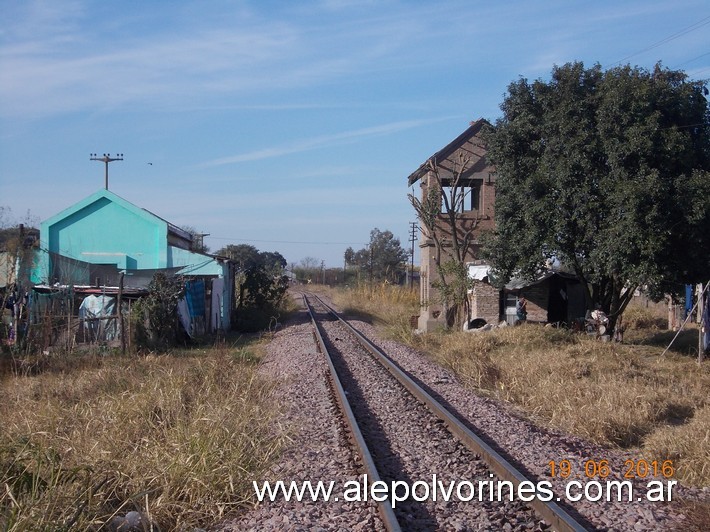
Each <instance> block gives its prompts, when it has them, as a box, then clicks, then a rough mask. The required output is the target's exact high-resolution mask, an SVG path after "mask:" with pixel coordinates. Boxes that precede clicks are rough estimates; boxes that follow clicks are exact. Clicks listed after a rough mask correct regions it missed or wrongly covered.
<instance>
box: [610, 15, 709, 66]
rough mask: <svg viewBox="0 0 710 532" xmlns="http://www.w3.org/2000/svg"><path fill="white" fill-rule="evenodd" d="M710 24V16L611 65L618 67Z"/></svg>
mask: <svg viewBox="0 0 710 532" xmlns="http://www.w3.org/2000/svg"><path fill="white" fill-rule="evenodd" d="M708 24H710V16H707V17H705V18H704V19H702V20H699V21H698V22H696V23H695V24H691V25H690V26H688V27H686V28H683V29H682V30H680V31H678V32H676V33H674V34H672V35H669V36H668V37H665V38H664V39H661V40H660V41H658V42H656V43H654V44H652V45H650V46H647V47H646V48H644V49H643V50H639V51H638V52H634V53H633V54H631V55H627V56H626V57H624V58H623V59H619V60H618V61H616V62H614V63H612V64H611V65H612V66H613V65H618V64H620V63H624V62H625V61H628V60H629V59H631V58H632V57H635V56H637V55H639V54H642V53H644V52H648V51H650V50H653V49H654V48H658V47H659V46H661V45H663V44H666V43H669V42H671V41H673V40H675V39H677V38H679V37H682V36H683V35H686V34H688V33H690V32H692V31H695V30H697V29H700V28H702V27H703V26H707V25H708Z"/></svg>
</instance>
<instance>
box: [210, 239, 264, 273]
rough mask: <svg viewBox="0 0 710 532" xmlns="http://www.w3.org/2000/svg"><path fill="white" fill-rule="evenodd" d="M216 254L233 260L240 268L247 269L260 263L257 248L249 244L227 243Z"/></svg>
mask: <svg viewBox="0 0 710 532" xmlns="http://www.w3.org/2000/svg"><path fill="white" fill-rule="evenodd" d="M216 254H217V255H219V256H221V257H227V258H229V259H231V260H233V261H234V262H236V263H237V264H238V266H239V269H240V270H248V269H250V268H253V267H255V266H259V265H260V264H261V256H260V254H259V250H258V249H257V248H255V247H254V246H252V245H251V244H229V245H228V246H226V247H223V248H222V249H220V250H219V251H218V252H217V253H216Z"/></svg>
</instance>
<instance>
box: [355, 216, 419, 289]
mask: <svg viewBox="0 0 710 532" xmlns="http://www.w3.org/2000/svg"><path fill="white" fill-rule="evenodd" d="M344 258H345V262H346V263H347V264H349V265H351V266H357V267H358V268H360V269H361V270H362V271H365V272H367V273H368V275H370V277H371V278H372V279H373V280H376V281H389V282H392V283H396V282H397V281H398V280H399V278H400V276H401V274H402V272H403V271H404V269H405V267H406V266H405V264H406V262H407V259H408V258H409V253H408V252H407V251H406V250H405V249H404V248H402V246H401V244H400V242H399V238H395V236H394V235H393V234H392V232H391V231H380V230H379V229H378V228H376V227H375V228H374V229H373V230H372V231H370V244H369V245H368V246H367V247H365V248H362V249H360V250H359V251H354V250H353V248H351V247H350V248H348V249H347V250H345V255H344Z"/></svg>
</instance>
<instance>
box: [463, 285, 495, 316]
mask: <svg viewBox="0 0 710 532" xmlns="http://www.w3.org/2000/svg"><path fill="white" fill-rule="evenodd" d="M469 300H470V301H471V319H475V318H483V319H484V320H486V323H491V324H493V325H497V324H498V322H499V321H500V292H499V291H498V289H497V288H494V287H492V286H491V285H489V284H488V283H484V282H479V283H476V284H475V285H474V287H473V290H471V292H470V294H469Z"/></svg>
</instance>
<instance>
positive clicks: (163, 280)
mask: <svg viewBox="0 0 710 532" xmlns="http://www.w3.org/2000/svg"><path fill="white" fill-rule="evenodd" d="M148 292H149V293H148V295H147V296H146V297H143V298H141V299H139V300H138V301H137V302H136V304H135V305H134V306H133V309H132V320H133V321H134V323H135V325H136V327H135V330H136V341H137V343H138V345H140V346H142V347H150V348H160V349H167V348H168V347H170V346H171V345H174V344H175V343H176V342H177V335H178V317H177V316H178V312H177V306H178V302H179V301H180V300H181V299H182V298H183V296H184V295H185V280H184V279H183V278H182V277H168V276H166V275H165V274H164V273H162V272H158V273H156V274H155V275H154V276H153V279H152V280H151V282H150V284H149V285H148Z"/></svg>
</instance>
